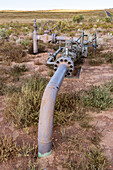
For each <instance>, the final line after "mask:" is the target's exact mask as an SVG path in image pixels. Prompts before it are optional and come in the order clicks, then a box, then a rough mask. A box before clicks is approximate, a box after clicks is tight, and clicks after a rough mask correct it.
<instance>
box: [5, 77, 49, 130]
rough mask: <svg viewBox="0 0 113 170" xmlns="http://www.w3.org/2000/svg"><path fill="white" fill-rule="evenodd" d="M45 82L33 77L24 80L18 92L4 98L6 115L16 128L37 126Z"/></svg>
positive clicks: (42, 79) (43, 79)
mask: <svg viewBox="0 0 113 170" xmlns="http://www.w3.org/2000/svg"><path fill="white" fill-rule="evenodd" d="M46 84H47V80H46V79H45V78H41V77H40V76H39V75H37V76H36V75H34V76H33V77H30V78H29V79H27V80H25V81H24V83H23V85H22V87H21V89H20V91H18V92H15V93H13V94H9V95H8V96H7V97H6V103H7V106H10V107H6V115H7V116H8V118H9V119H11V120H12V121H13V122H14V124H15V125H16V126H18V127H21V128H22V127H26V126H30V125H31V124H34V125H37V124H38V116H39V110H40V104H41V99H42V95H43V92H44V89H45V87H46Z"/></svg>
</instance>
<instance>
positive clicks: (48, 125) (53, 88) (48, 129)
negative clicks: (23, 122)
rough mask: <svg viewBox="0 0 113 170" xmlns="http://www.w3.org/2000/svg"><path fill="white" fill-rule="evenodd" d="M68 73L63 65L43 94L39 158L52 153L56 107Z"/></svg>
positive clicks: (39, 132) (39, 126)
mask: <svg viewBox="0 0 113 170" xmlns="http://www.w3.org/2000/svg"><path fill="white" fill-rule="evenodd" d="M66 71H67V66H66V65H65V64H61V65H60V66H59V67H58V69H57V71H56V72H55V74H54V75H53V77H52V78H51V80H50V82H49V83H48V85H47V87H46V89H45V91H44V94H43V98H42V103H41V108H40V115H39V125H38V156H39V157H45V156H49V155H50V154H51V153H52V131H53V113H54V106H55V101H56V96H57V93H58V90H59V88H60V86H61V83H62V81H63V79H64V76H65V74H66Z"/></svg>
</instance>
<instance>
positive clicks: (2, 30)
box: [0, 28, 8, 38]
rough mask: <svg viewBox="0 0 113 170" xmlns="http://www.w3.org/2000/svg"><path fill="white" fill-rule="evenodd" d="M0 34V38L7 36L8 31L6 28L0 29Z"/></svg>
mask: <svg viewBox="0 0 113 170" xmlns="http://www.w3.org/2000/svg"><path fill="white" fill-rule="evenodd" d="M0 36H1V37H2V38H7V37H8V33H7V30H6V29H4V28H3V29H0Z"/></svg>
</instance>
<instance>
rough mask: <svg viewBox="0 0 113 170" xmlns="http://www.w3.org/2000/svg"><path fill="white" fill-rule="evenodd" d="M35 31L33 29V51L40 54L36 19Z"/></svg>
mask: <svg viewBox="0 0 113 170" xmlns="http://www.w3.org/2000/svg"><path fill="white" fill-rule="evenodd" d="M33 27H34V31H33V53H34V54H38V39H37V36H38V33H37V25H36V19H35V20H34V25H33Z"/></svg>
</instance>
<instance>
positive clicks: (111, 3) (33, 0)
mask: <svg viewBox="0 0 113 170" xmlns="http://www.w3.org/2000/svg"><path fill="white" fill-rule="evenodd" d="M105 8H113V0H0V10H31V11H32V10H51V9H77V10H78V9H81V10H85V9H105Z"/></svg>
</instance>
